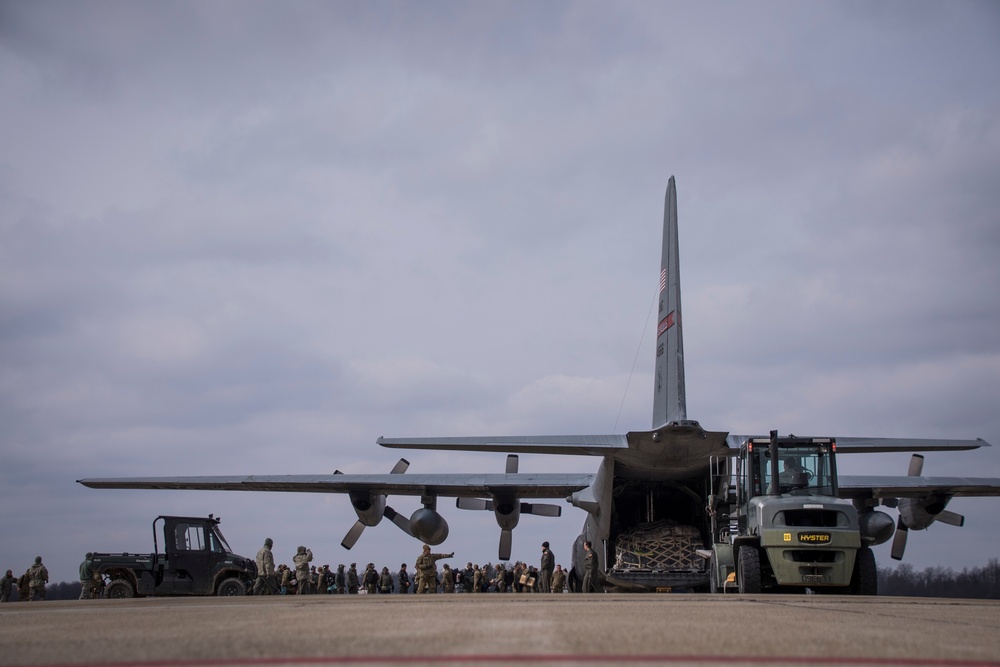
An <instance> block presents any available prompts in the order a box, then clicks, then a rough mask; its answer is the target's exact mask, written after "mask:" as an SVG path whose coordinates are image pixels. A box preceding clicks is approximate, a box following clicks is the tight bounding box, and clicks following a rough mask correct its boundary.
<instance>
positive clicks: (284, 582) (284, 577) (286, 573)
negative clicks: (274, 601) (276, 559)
mask: <svg viewBox="0 0 1000 667" xmlns="http://www.w3.org/2000/svg"><path fill="white" fill-rule="evenodd" d="M278 569H279V570H280V571H281V594H282V595H288V592H289V590H290V589H291V588H292V579H293V576H292V570H291V568H289V567H288V566H287V565H285V564H284V563H282V564H281V566H280V567H279V568H278Z"/></svg>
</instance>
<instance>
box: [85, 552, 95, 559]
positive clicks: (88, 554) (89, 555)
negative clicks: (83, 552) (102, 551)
mask: <svg viewBox="0 0 1000 667" xmlns="http://www.w3.org/2000/svg"><path fill="white" fill-rule="evenodd" d="M93 557H94V554H93V552H91V551H88V552H87V560H90V559H91V558H93Z"/></svg>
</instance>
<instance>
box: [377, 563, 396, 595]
mask: <svg viewBox="0 0 1000 667" xmlns="http://www.w3.org/2000/svg"><path fill="white" fill-rule="evenodd" d="M395 589H396V584H395V583H394V582H393V581H392V574H390V573H389V568H387V567H383V568H382V576H381V577H379V578H378V592H379V593H392V592H393V591H394V590H395Z"/></svg>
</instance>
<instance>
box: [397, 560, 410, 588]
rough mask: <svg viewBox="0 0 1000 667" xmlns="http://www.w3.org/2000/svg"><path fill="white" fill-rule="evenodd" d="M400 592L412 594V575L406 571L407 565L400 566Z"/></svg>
mask: <svg viewBox="0 0 1000 667" xmlns="http://www.w3.org/2000/svg"><path fill="white" fill-rule="evenodd" d="M397 576H398V577H399V592H400V593H409V592H410V575H409V573H408V572H407V571H406V563H403V564H402V565H400V566H399V574H398V575H397Z"/></svg>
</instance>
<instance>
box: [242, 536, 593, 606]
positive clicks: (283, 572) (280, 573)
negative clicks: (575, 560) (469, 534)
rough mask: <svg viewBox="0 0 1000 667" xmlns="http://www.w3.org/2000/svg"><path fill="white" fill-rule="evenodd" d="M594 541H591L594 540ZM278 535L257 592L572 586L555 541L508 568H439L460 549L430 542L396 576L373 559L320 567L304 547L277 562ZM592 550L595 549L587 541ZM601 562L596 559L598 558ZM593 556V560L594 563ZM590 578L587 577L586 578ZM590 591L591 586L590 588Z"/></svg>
mask: <svg viewBox="0 0 1000 667" xmlns="http://www.w3.org/2000/svg"><path fill="white" fill-rule="evenodd" d="M588 544H589V543H588ZM273 546H274V542H273V540H271V538H267V539H266V540H264V546H263V547H261V549H260V551H258V552H257V558H256V560H257V580H256V581H255V582H254V586H253V594H254V595H288V594H299V595H302V594H310V593H334V594H348V595H357V594H359V593H364V594H369V595H374V594H387V593H396V592H397V591H398V592H399V593H409V592H410V591H411V588H412V590H413V592H414V593H416V594H427V593H437V592H439V591H440V592H443V593H454V592H456V591H459V590H461V591H464V592H466V593H485V592H488V591H493V592H497V593H506V592H518V593H523V592H535V593H562V592H563V591H564V590H566V584H567V579H566V575H567V573H566V570H564V569H563V567H562V565H557V564H556V563H555V556H554V555H553V554H552V551H551V550H550V549H549V543H548V542H543V543H542V555H541V562H540V564H539V567H537V568H536V567H535V566H534V565H527V564H525V563H522V562H520V561H518V562H516V563H515V564H514V565H513V566H507V567H505V566H504V565H503V563H500V564H498V565H496V566H493V565H491V564H489V563H487V564H486V565H485V566H484V567H480V566H479V565H478V564H477V565H473V564H472V563H471V562H470V563H468V565H467V566H466V567H465V569H463V570H460V569H457V568H452V567H451V566H450V565H448V564H447V563H445V564H444V566H443V571H442V572H440V573H439V572H438V569H437V561H439V560H442V559H447V558H454V556H455V553H454V552H452V553H431V548H430V546H428V545H426V544H425V545H424V547H423V551H422V553H421V554H420V556H418V557H417V560H416V563H415V566H414V570H413V573H412V577H411V573H410V571H408V570H407V568H406V563H403V564H402V565H401V566H400V569H399V571H398V572H397V573H396V574H395V575H393V573H392V572H390V571H389V568H388V567H383V568H382V569H381V570H379V569H378V568H377V567H376V566H375V564H374V563H368V565H367V566H366V567H365V569H364V571H363V572H360V573H359V572H358V568H357V563H351V565H350V568H347V569H345V567H344V565H342V564H341V565H338V566H337V570H336V572H334V571H332V570H331V569H330V566H329V565H321V566H319V567H317V566H315V565H310V563H312V560H313V553H312V550H310V549H307V548H306V547H304V546H300V547H299V548H298V549H297V550H296V553H295V556H294V557H293V558H292V564H293V566H292V567H289V566H288V565H285V564H281V565H278V566H277V567H275V564H274V554H273V553H272V552H271V549H272V547H273ZM585 549H586V550H587V554H588V555H590V554H591V553H592V552H590V550H589V549H587V547H586V546H585ZM593 562H594V564H595V566H596V562H597V561H596V558H594V559H593ZM589 564H590V561H589V560H588V565H589ZM584 581H585V583H587V579H586V578H585V580H584ZM585 590H589V589H585Z"/></svg>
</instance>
